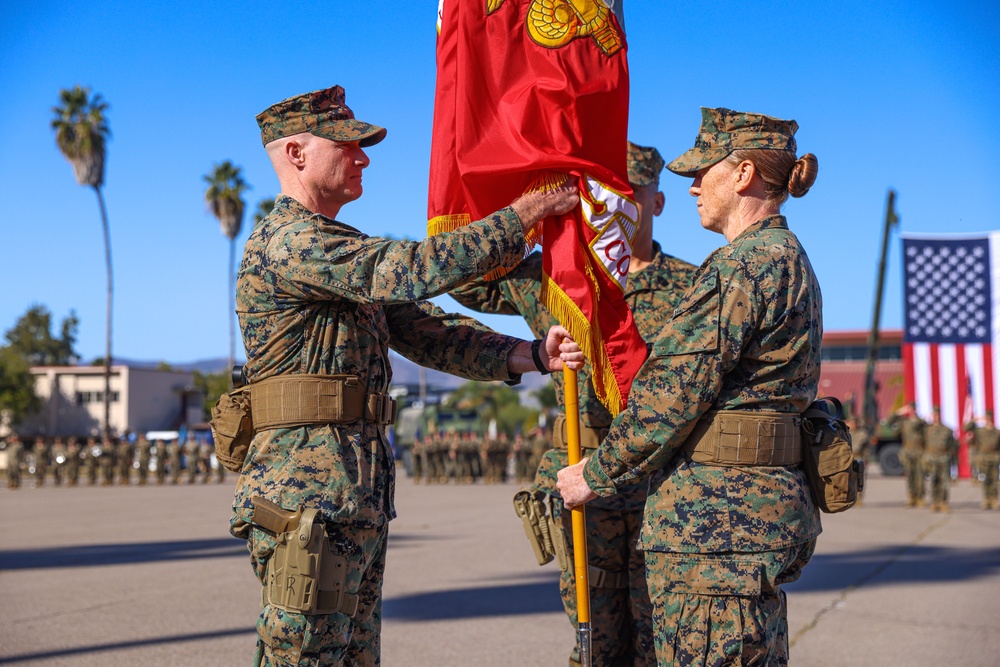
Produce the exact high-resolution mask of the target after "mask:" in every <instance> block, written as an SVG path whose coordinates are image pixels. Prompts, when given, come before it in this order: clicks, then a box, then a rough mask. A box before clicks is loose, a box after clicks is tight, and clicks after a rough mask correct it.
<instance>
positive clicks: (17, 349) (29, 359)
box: [4, 304, 80, 366]
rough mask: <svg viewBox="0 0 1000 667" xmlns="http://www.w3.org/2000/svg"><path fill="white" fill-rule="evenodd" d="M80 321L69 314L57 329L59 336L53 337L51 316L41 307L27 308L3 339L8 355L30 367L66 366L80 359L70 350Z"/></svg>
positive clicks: (73, 314) (74, 342) (74, 314)
mask: <svg viewBox="0 0 1000 667" xmlns="http://www.w3.org/2000/svg"><path fill="white" fill-rule="evenodd" d="M79 325H80V321H79V320H78V319H77V317H76V313H75V312H73V311H70V314H69V316H68V317H65V318H63V321H62V324H61V325H60V335H59V336H58V337H56V336H53V335H52V314H51V313H50V312H49V310H48V308H46V307H45V306H42V305H38V304H36V305H33V306H31V308H28V310H27V312H25V313H24V315H22V316H21V317H20V318H18V320H17V322H15V323H14V326H13V328H11V329H10V331H8V332H7V333H6V334H4V338H6V339H7V344H8V345H7V348H8V349H9V350H10V351H11V353H13V354H15V355H17V356H19V357H21V358H22V359H24V361H25V363H26V364H28V365H29V366H68V365H71V364H76V363H78V362H79V360H80V358H79V355H77V353H76V351H75V350H74V349H73V346H74V345H75V344H76V333H77V328H78V327H79Z"/></svg>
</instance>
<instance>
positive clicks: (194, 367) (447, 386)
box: [115, 352, 549, 391]
mask: <svg viewBox="0 0 1000 667" xmlns="http://www.w3.org/2000/svg"><path fill="white" fill-rule="evenodd" d="M389 360H390V363H391V364H392V383H393V384H394V385H408V386H413V387H415V386H417V385H419V384H420V370H421V368H420V366H418V365H417V364H415V363H413V362H412V361H410V360H409V359H407V358H405V357H401V356H400V355H398V354H396V353H395V352H390V353H389ZM115 363H116V364H124V365H126V366H130V367H132V368H156V367H157V366H159V365H161V364H167V365H169V366H170V368H172V369H174V370H176V371H186V372H194V371H198V372H199V373H205V374H208V373H222V372H225V371H226V370H228V369H227V368H226V366H227V365H228V364H229V359H227V358H226V357H217V358H214V359H202V360H200V361H191V362H185V363H175V362H164V361H144V360H140V359H123V358H120V357H118V358H115ZM237 363H243V360H242V359H239V360H237ZM426 371H427V385H428V387H433V388H436V389H438V390H445V391H448V390H454V389H457V388H458V387H460V386H462V385H463V384H464V383H465V382H466V380H465V379H464V378H460V377H456V376H454V375H449V374H448V373H442V372H441V371H435V370H432V369H430V368H428V369H426ZM548 381H549V379H548V378H546V377H543V376H541V375H539V374H538V373H528V374H526V375H525V376H524V379H522V380H521V384H520V385H518V387H517V388H518V389H522V390H528V391H534V390H535V389H538V388H539V387H542V386H543V385H545V383H547V382H548Z"/></svg>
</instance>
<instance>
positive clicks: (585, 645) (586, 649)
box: [576, 623, 593, 667]
mask: <svg viewBox="0 0 1000 667" xmlns="http://www.w3.org/2000/svg"><path fill="white" fill-rule="evenodd" d="M591 635H592V630H591V629H590V623H578V624H577V630H576V637H577V642H578V644H577V645H578V646H579V648H580V667H593V662H592V659H591V653H590V639H591Z"/></svg>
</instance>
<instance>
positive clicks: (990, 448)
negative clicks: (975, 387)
mask: <svg viewBox="0 0 1000 667" xmlns="http://www.w3.org/2000/svg"><path fill="white" fill-rule="evenodd" d="M988 419H992V417H988ZM971 436H972V439H971V442H970V444H972V445H974V446H975V448H976V460H975V465H976V468H978V469H979V472H981V473H982V475H983V508H984V509H991V508H992V509H997V473H998V470H1000V468H998V466H1000V429H997V428H996V426H994V425H993V424H992V423H989V422H987V424H986V425H985V426H978V427H974V428H972V429H971Z"/></svg>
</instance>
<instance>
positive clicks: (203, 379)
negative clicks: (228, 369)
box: [194, 371, 232, 415]
mask: <svg viewBox="0 0 1000 667" xmlns="http://www.w3.org/2000/svg"><path fill="white" fill-rule="evenodd" d="M231 383H232V380H231V378H230V374H229V373H225V372H223V373H199V372H198V371H195V372H194V386H195V387H197V388H198V389H200V390H201V394H202V396H204V397H205V401H204V404H203V405H202V408H203V409H204V411H205V414H206V415H210V414H212V408H213V407H214V406H215V402H216V401H218V400H219V396H222V395H223V394H224V393H226V392H227V391H229V390H230V388H231V386H230V385H231Z"/></svg>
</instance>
